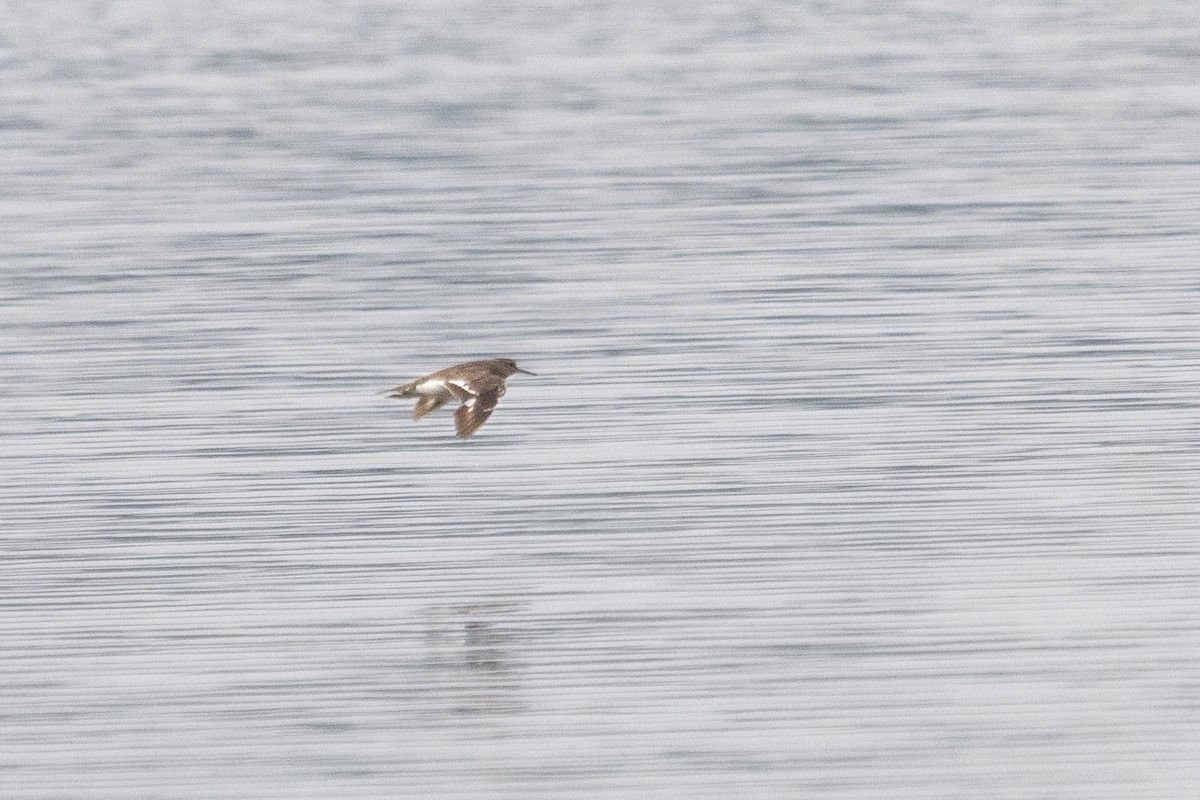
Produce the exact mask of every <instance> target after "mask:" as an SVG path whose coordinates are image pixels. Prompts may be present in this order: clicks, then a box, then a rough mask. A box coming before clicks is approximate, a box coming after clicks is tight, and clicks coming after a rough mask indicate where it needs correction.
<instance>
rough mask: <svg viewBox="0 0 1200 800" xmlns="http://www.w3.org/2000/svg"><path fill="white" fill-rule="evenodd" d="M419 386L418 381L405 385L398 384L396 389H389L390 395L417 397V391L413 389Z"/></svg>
mask: <svg viewBox="0 0 1200 800" xmlns="http://www.w3.org/2000/svg"><path fill="white" fill-rule="evenodd" d="M416 387H417V382H416V381H413V382H412V383H406V384H404V385H403V386H397V387H395V388H394V389H388V390H387V396H388V397H416V396H417V393H416V392H415V391H413V390H414V389H416Z"/></svg>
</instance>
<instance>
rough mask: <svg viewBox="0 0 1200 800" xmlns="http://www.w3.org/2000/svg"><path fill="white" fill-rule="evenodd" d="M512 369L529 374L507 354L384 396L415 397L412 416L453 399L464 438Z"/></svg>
mask: <svg viewBox="0 0 1200 800" xmlns="http://www.w3.org/2000/svg"><path fill="white" fill-rule="evenodd" d="M515 372H523V373H525V374H526V375H533V373H532V372H530V371H529V370H527V369H521V368H520V367H518V366H517V362H515V361H513V360H512V359H511V358H488V359H484V360H483V361H468V362H467V363H465V364H458V365H456V366H453V367H447V368H446V369H441V370H438V371H437V372H435V373H433V374H431V375H426V376H425V377H423V378H417V379H416V380H415V381H411V382H410V383H406V384H404V385H403V386H397V387H396V388H394V389H390V390H389V391H388V397H416V398H418V399H417V405H416V407H414V408H413V419H414V420H418V419H420V418H421V417H423V416H425V415H426V414H429V413H430V412H432V411H436V410H438V409H439V408H441V407H442V406H443V405H445V403H446V402H448V401H450V400H457V401H458V402H459V403H461V404H462V405H460V406H459V407H458V410H456V411H455V412H454V424H455V426H456V427H457V428H458V435H459V436H460V437H461V438H463V439H466V438H467V437H468V436H470V435H471V434H472V433H474V432H475V431H477V430H479V429H480V427H482V426H483V423H485V422H487V421H488V417H490V416H491V415H492V411H494V410H495V408H496V404H497V403H498V402H500V398H501V396H503V395H504V389H505V385H504V381H505V379H506V378H508V377H509V376H510V375H512V374H513V373H515Z"/></svg>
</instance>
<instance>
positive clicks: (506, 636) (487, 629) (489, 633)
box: [425, 603, 528, 717]
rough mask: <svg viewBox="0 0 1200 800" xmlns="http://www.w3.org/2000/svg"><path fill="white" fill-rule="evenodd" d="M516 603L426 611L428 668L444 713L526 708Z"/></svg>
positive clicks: (504, 711)
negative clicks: (515, 621)
mask: <svg viewBox="0 0 1200 800" xmlns="http://www.w3.org/2000/svg"><path fill="white" fill-rule="evenodd" d="M521 611H522V607H521V606H520V605H518V604H516V603H478V604H471V605H458V606H443V607H436V608H429V609H426V610H425V617H426V628H425V650H426V655H427V659H426V667H427V668H428V670H429V674H430V675H431V676H433V679H434V680H435V681H437V682H438V683H440V684H441V685H440V687H439V688H438V689H436V690H433V691H432V692H431V693H432V694H433V695H434V696H438V695H441V696H443V697H444V698H445V700H446V707H445V709H444V710H442V711H441V712H440V713H442V714H455V715H463V716H465V717H472V716H487V715H491V714H497V715H504V714H513V713H517V712H521V711H527V710H528V704H527V703H525V701H524V699H523V697H522V694H523V692H522V687H521V681H520V675H521V668H520V667H521V665H520V662H519V660H518V659H517V658H516V657H515V654H517V653H519V652H520V651H521V641H520V637H519V636H518V635H517V634H516V633H515V632H514V631H513V630H511V629H506V628H509V627H510V626H511V624H512V623H511V620H512V619H513V617H517V618H519V617H520V613H521Z"/></svg>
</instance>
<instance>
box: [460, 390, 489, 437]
mask: <svg viewBox="0 0 1200 800" xmlns="http://www.w3.org/2000/svg"><path fill="white" fill-rule="evenodd" d="M499 401H500V390H499V388H498V387H493V388H489V389H486V390H484V391H482V392H480V393H479V394H478V395H472V396H470V397H468V398H467V400H466V402H464V403H463V404H462V405H461V406H459V407H458V410H457V411H455V412H454V424H455V426H456V427H457V428H458V435H459V436H460V437H462V438H463V439H465V438H467V437H468V436H470V435H471V434H472V433H474V432H475V431H477V430H479V429H480V428H481V427H483V423H485V422H487V421H488V417H490V416H491V415H492V411H494V410H495V409H496V403H498V402H499Z"/></svg>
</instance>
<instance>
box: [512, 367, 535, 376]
mask: <svg viewBox="0 0 1200 800" xmlns="http://www.w3.org/2000/svg"><path fill="white" fill-rule="evenodd" d="M515 369H516V370H517V372H524V373H525V374H526V375H532V376H534V377H535V378H536V377H537V373H536V372H530V371H529V370H527V369H521V368H520V367H516V368H515Z"/></svg>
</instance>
